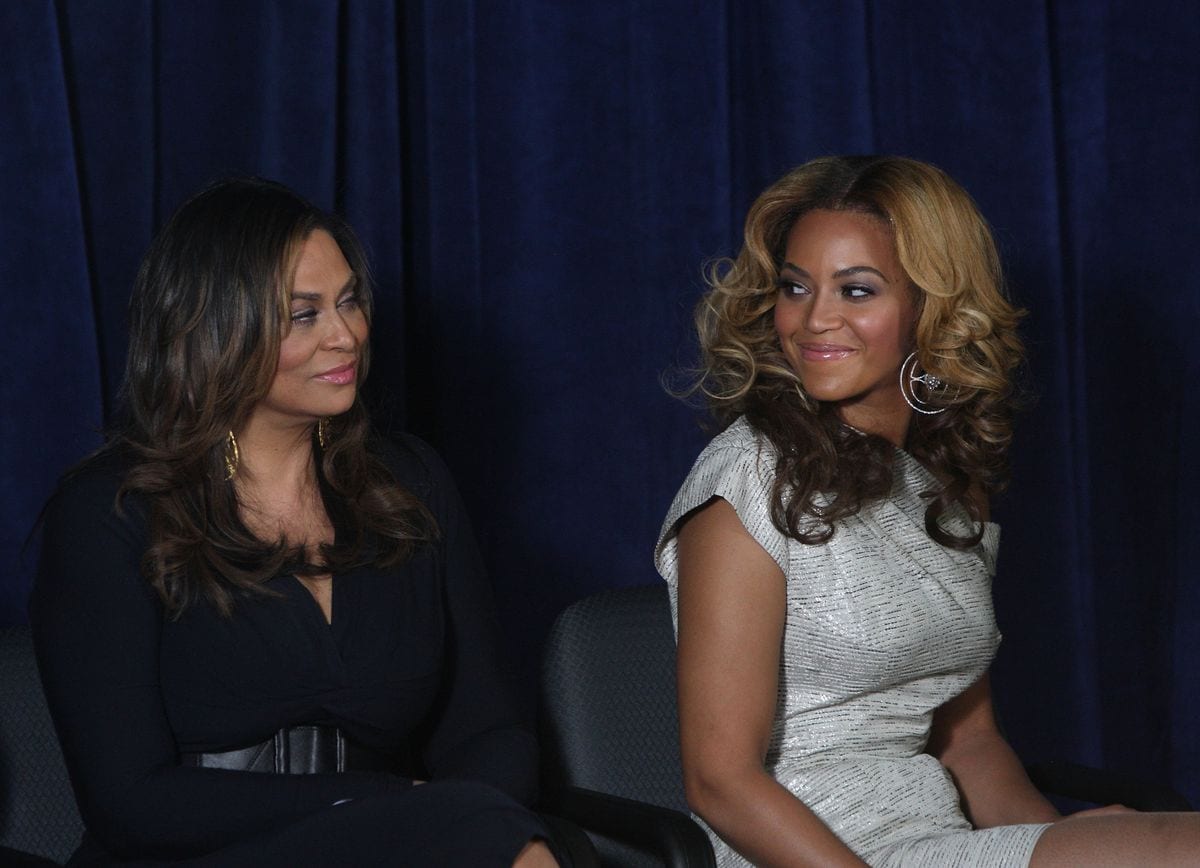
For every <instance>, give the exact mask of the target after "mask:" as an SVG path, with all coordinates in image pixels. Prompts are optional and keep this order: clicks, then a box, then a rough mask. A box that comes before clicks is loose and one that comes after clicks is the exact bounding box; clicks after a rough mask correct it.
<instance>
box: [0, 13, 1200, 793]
mask: <svg viewBox="0 0 1200 868" xmlns="http://www.w3.org/2000/svg"><path fill="white" fill-rule="evenodd" d="M1198 10H1200V7H1197V6H1196V4H1194V3H1192V2H1190V0H1188V2H1184V0H1180V2H1176V3H1172V2H1165V0H1150V2H1147V0H1140V2H1134V0H1107V2H1096V0H1058V2H1053V3H1050V2H1033V0H1020V2H1011V3H1003V4H999V3H990V2H964V3H941V2H913V0H906V2H900V0H886V2H885V0H875V2H870V0H858V2H853V0H836V2H834V0H825V2H812V0H805V2H796V0H790V2H772V0H761V2H752V3H737V2H723V3H717V2H684V0H661V2H636V0H624V2H620V0H617V2H611V3H603V4H596V3H582V2H579V3H575V2H567V3H564V2H559V0H523V2H515V0H508V2H504V0H490V2H469V0H425V2H416V0H414V2H408V3H404V4H398V5H397V4H392V3H387V2H378V0H375V2H373V0H343V2H334V0H308V2H285V0H262V2H250V3H247V2H242V0H237V2H235V0H209V2H179V3H175V2H172V3H154V2H150V0H141V2H137V0H123V2H118V3H111V2H103V0H69V2H59V3H49V2H28V3H7V4H0V34H2V35H0V41H2V42H0V84H2V85H3V86H2V87H0V129H2V131H3V133H2V135H0V202H2V203H3V206H4V207H3V210H2V211H0V230H2V231H0V317H2V318H0V322H3V323H4V325H5V327H6V330H7V335H8V336H9V341H8V346H9V347H10V349H11V352H9V353H8V363H7V365H6V366H5V369H4V373H3V375H0V406H2V407H3V415H2V417H0V418H2V420H3V421H2V422H0V426H2V427H0V433H2V434H3V436H2V437H0V444H2V446H0V450H2V452H0V474H2V475H0V510H2V513H0V540H2V546H3V547H2V549H0V558H2V559H3V560H2V564H3V567H2V569H0V621H2V622H7V623H13V622H19V621H21V620H23V619H24V599H25V595H26V593H27V590H28V582H29V576H30V574H31V572H32V563H31V562H30V561H31V559H32V555H26V557H25V558H24V560H21V559H20V556H19V552H20V548H21V543H22V541H23V540H24V538H25V535H26V534H27V533H28V531H29V529H30V526H31V525H32V523H33V519H34V517H35V516H36V514H37V511H38V509H39V506H40V504H41V502H42V500H43V499H44V498H45V496H46V494H47V493H48V491H49V490H50V487H51V486H52V484H53V480H54V478H55V477H56V475H57V474H58V473H59V472H60V471H61V470H62V469H63V468H64V467H65V466H66V465H68V464H69V463H71V462H72V461H73V460H75V459H77V458H78V457H80V456H81V455H82V454H83V453H85V452H86V451H87V450H88V449H89V448H91V447H92V446H93V445H95V444H96V443H97V442H98V434H97V432H98V430H99V429H100V428H101V426H102V425H103V422H104V419H105V414H106V413H107V412H109V411H110V410H111V407H112V405H113V402H114V399H115V392H116V389H117V386H118V384H119V381H120V373H121V367H122V359H123V354H124V346H125V340H126V333H125V324H124V310H125V304H126V299H127V297H128V291H129V287H130V285H131V282H132V278H133V274H134V271H135V269H136V266H137V262H138V259H139V257H140V255H141V253H142V251H143V250H144V248H145V247H146V245H147V243H148V242H149V239H150V237H151V236H152V234H153V231H154V230H155V228H156V227H157V226H158V225H159V223H160V222H161V220H162V219H163V218H164V217H165V215H166V214H167V213H169V212H170V210H171V209H172V208H174V207H175V205H177V204H178V203H179V202H180V201H181V200H182V199H183V198H184V197H185V196H186V195H187V194H188V193H190V192H192V191H193V190H195V189H196V188H198V187H199V186H201V185H202V184H203V183H205V182H206V181H208V180H210V179H212V178H214V177H217V176H220V175H223V174H228V173H255V174H261V175H266V176H269V177H274V178H277V179H279V180H281V181H283V182H284V183H287V184H289V185H291V186H293V187H295V188H297V189H298V190H300V191H301V192H303V193H304V194H306V195H308V196H309V197H311V198H313V199H315V200H317V201H318V202H321V203H322V204H325V205H327V206H331V207H336V208H338V209H340V210H342V211H344V212H345V213H346V214H347V215H348V216H349V218H350V219H351V221H352V222H353V223H354V225H355V226H356V227H357V228H358V230H359V231H360V232H361V234H362V236H363V237H364V240H365V241H366V243H367V245H368V248H369V250H370V253H371V256H372V260H373V263H374V266H375V270H376V276H377V278H378V283H379V315H378V319H377V322H376V327H375V333H374V352H375V359H376V363H375V365H374V367H373V372H372V382H371V383H370V384H369V387H370V391H371V395H372V399H373V400H374V401H375V403H376V405H377V406H378V407H379V412H380V419H381V424H383V425H384V426H387V427H398V426H405V427H408V428H409V429H411V430H413V431H415V432H417V433H419V434H422V435H424V436H425V437H427V438H428V439H430V440H431V441H432V442H433V443H434V444H435V445H436V446H437V447H438V448H439V449H440V450H441V451H442V452H443V454H444V455H445V456H446V458H447V460H448V461H449V463H450V464H451V466H452V467H453V469H454V470H455V472H456V474H457V476H458V478H459V480H460V484H461V486H462V488H463V490H464V493H465V495H466V498H467V501H468V504H469V506H470V507H471V510H472V513H473V516H474V519H475V522H476V524H477V528H478V531H479V536H480V538H481V541H482V544H483V547H484V550H485V553H486V556H487V558H488V560H489V563H490V566H491V568H492V572H493V574H494V577H495V581H496V585H497V589H498V594H499V597H500V602H501V607H502V613H503V615H504V617H505V622H506V624H507V627H508V629H509V633H510V635H511V639H512V643H513V646H514V648H515V649H516V650H517V652H518V653H519V654H520V655H522V656H523V659H524V660H525V662H526V665H527V666H531V665H532V663H533V661H534V660H535V659H536V655H537V651H538V645H539V642H540V638H541V635H542V633H543V631H544V630H545V628H546V626H547V625H548V623H549V620H550V619H551V618H552V617H553V615H554V614H555V613H556V612H557V611H558V610H559V609H560V608H561V607H562V606H563V605H564V604H566V603H567V602H569V601H570V600H572V599H574V598H576V597H579V596H582V595H584V594H586V593H589V592H591V591H594V590H597V589H601V588H605V587H610V586H614V585H628V584H639V583H644V582H649V581H653V580H654V572H653V568H652V566H651V563H650V549H651V546H652V543H653V540H654V537H655V534H656V532H657V529H658V523H659V521H660V520H661V517H662V515H663V513H664V511H665V509H666V506H667V504H668V502H669V500H670V498H671V496H672V494H673V492H674V490H675V487H676V486H677V485H678V483H679V481H680V480H681V479H682V477H683V475H684V473H685V472H686V469H687V467H688V466H689V464H690V462H691V460H692V459H693V458H694V456H695V454H696V452H697V451H698V449H699V447H700V445H701V444H702V442H703V435H702V434H701V432H700V430H699V428H698V427H697V425H696V424H695V420H696V418H697V415H696V413H694V412H693V411H692V410H689V409H688V408H686V407H684V406H682V405H681V404H679V403H678V402H676V401H674V400H673V399H671V398H670V397H669V396H668V395H667V394H666V393H665V391H664V390H663V388H662V387H661V385H660V383H659V377H660V374H661V373H662V372H663V371H665V370H668V369H670V368H671V367H672V366H673V365H675V364H677V363H686V362H687V361H688V360H689V359H690V358H691V357H692V349H691V343H690V338H689V336H688V323H689V311H690V308H691V306H692V305H693V303H694V302H695V300H696V298H697V297H698V294H699V293H700V291H701V289H702V285H703V283H702V278H701V267H702V264H703V263H704V261H705V260H706V259H709V258H711V257H715V256H720V255H727V254H730V253H732V252H733V251H734V250H735V249H736V247H737V244H738V239H739V233H740V224H741V220H742V216H743V215H744V213H745V210H746V207H747V206H748V205H749V203H750V201H751V200H752V199H753V197H754V195H755V193H756V192H757V191H758V190H759V189H761V188H762V187H763V186H764V185H765V184H766V183H768V182H769V181H770V180H771V179H773V178H774V177H776V176H777V175H778V174H780V173H781V172H782V171H784V170H785V169H786V168H788V167H790V166H792V165H794V164H796V163H799V162H802V161H804V160H806V159H808V158H811V157H813V156H816V155H819V154H824V153H834V152H863V151H877V152H892V153H904V154H909V155H912V156H916V157H919V158H922V159H926V160H929V161H932V162H934V163H937V164H939V165H941V166H943V167H944V168H946V169H947V170H948V171H950V172H951V173H952V174H953V175H954V176H955V177H957V178H958V179H959V180H961V181H962V183H963V184H964V185H965V186H966V187H967V188H968V189H970V190H971V191H972V192H973V193H974V194H975V196H976V197H977V199H978V200H979V203H980V205H981V207H982V209H983V211H984V212H985V213H986V214H987V215H988V217H989V218H990V219H991V220H992V222H993V224H994V226H995V228H996V232H997V235H998V237H999V239H1000V242H1001V245H1002V248H1003V251H1004V253H1005V256H1006V259H1007V262H1008V265H1009V269H1010V276H1011V282H1012V288H1013V292H1014V295H1015V296H1016V297H1017V299H1018V300H1019V301H1020V303H1021V304H1022V305H1024V306H1025V307H1027V308H1028V309H1029V311H1030V315H1029V318H1028V320H1027V322H1026V329H1025V334H1026V337H1027V339H1028V343H1029V347H1030V365H1029V381H1030V383H1031V385H1032V387H1033V389H1034V391H1035V392H1036V393H1037V396H1038V397H1037V400H1036V402H1034V403H1033V405H1032V406H1031V408H1030V410H1029V412H1028V413H1027V414H1026V416H1025V418H1024V423H1023V427H1022V428H1021V430H1020V432H1019V438H1018V443H1017V446H1016V448H1015V451H1014V465H1015V467H1014V470H1015V474H1014V484H1013V487H1012V489H1011V491H1010V493H1009V494H1008V495H1007V496H1006V497H1005V498H1004V499H1003V500H1002V501H1001V502H999V503H998V504H997V505H996V511H997V515H998V518H999V520H1000V521H1001V522H1002V523H1003V525H1004V528H1005V531H1004V546H1003V550H1004V554H1003V557H1002V559H1001V565H1000V574H999V576H998V577H997V580H996V597H997V604H998V612H999V617H1000V620H1001V626H1002V628H1003V629H1004V631H1005V634H1006V642H1005V646H1004V649H1003V651H1002V652H1001V657H1000V659H999V661H998V662H997V667H996V684H997V693H998V697H999V700H998V701H999V703H1000V705H1001V710H1002V713H1003V716H1004V720H1005V725H1006V728H1007V729H1008V731H1009V733H1010V735H1011V737H1012V739H1013V741H1014V742H1015V743H1016V745H1017V747H1018V748H1019V749H1020V750H1021V751H1022V752H1023V753H1024V754H1025V755H1026V756H1027V757H1028V758H1036V757H1038V756H1045V755H1051V754H1053V755H1066V756H1072V757H1075V758H1078V759H1082V760H1086V761H1090V762H1103V763H1106V764H1108V765H1111V766H1116V767H1123V768H1127V769H1134V770H1141V771H1143V772H1144V773H1147V774H1151V775H1158V776H1163V777H1167V778H1171V779H1173V780H1174V782H1175V784H1176V785H1177V786H1179V787H1180V788H1181V789H1183V790H1184V791H1186V792H1188V793H1189V794H1190V795H1191V796H1192V798H1193V799H1195V800H1200V731H1198V727H1197V726H1196V721H1197V720H1198V719H1200V690H1198V689H1197V688H1198V687H1200V685H1198V681H1200V662H1198V660H1200V656H1198V652H1200V629H1198V627H1200V587H1198V585H1197V582H1196V581H1195V580H1194V578H1193V576H1194V573H1195V567H1194V564H1196V563H1197V562H1198V556H1200V538H1198V536H1197V533H1196V531H1195V530H1194V528H1196V527H1197V526H1198V523H1200V507H1198V506H1197V499H1196V497H1195V492H1196V490H1197V488H1198V487H1200V458H1198V457H1197V454H1196V451H1195V450H1194V449H1193V448H1191V444H1192V442H1193V440H1194V439H1195V438H1196V436H1197V434H1198V433H1200V399H1198V398H1197V397H1195V394H1196V393H1195V390H1194V389H1192V388H1190V386H1191V384H1192V383H1193V382H1194V381H1195V380H1196V379H1197V378H1196V377H1195V376H1193V375H1194V374H1197V373H1198V372H1200V347H1198V346H1197V342H1196V340H1195V335H1196V334H1197V333H1198V332H1200V283H1198V279H1197V277H1196V275H1197V274H1200V247H1198V245H1197V244H1196V243H1195V235H1196V229H1195V225H1196V219H1195V213H1196V210H1197V206H1198V205H1200V171H1198V169H1197V161H1196V154H1197V153H1198V152H1200V11H1198Z"/></svg>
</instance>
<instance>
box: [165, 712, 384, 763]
mask: <svg viewBox="0 0 1200 868" xmlns="http://www.w3.org/2000/svg"><path fill="white" fill-rule="evenodd" d="M180 764H181V765H185V766H190V767H192V768H203V769H232V770H234V771H243V772H271V773H274V774H288V775H311V774H319V773H322V772H344V771H385V772H396V771H398V770H399V769H398V768H397V765H398V763H397V761H396V760H395V759H394V758H393V757H390V756H388V755H387V754H385V753H383V752H381V751H377V750H373V749H371V748H369V747H366V746H364V745H361V744H359V743H358V742H357V741H354V740H353V739H351V738H348V737H347V736H346V734H345V733H344V732H342V731H341V729H339V728H338V727H336V726H318V725H315V724H314V725H310V726H285V727H284V728H283V729H281V730H279V732H277V733H275V735H273V736H271V737H270V738H269V739H267V740H266V741H264V742H261V743H259V744H253V745H250V746H249V747H242V748H237V749H235V750H226V751H219V752H211V753H207V752H206V753H191V752H189V753H182V754H180Z"/></svg>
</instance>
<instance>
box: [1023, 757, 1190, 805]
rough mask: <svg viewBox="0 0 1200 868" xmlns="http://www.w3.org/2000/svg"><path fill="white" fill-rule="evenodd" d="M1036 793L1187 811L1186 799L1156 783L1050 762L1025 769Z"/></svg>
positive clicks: (1102, 770)
mask: <svg viewBox="0 0 1200 868" xmlns="http://www.w3.org/2000/svg"><path fill="white" fill-rule="evenodd" d="M1026 771H1027V772H1028V773H1029V779H1030V780H1031V781H1033V785H1034V786H1035V787H1037V788H1038V789H1039V790H1042V791H1043V792H1047V793H1053V794H1054V795H1056V796H1065V797H1066V798H1068V799H1076V800H1078V801H1082V802H1094V803H1096V804H1100V805H1112V804H1121V805H1124V806H1125V807H1127V808H1133V809H1134V810H1137V811H1190V810H1192V806H1191V804H1190V803H1189V802H1188V800H1187V799H1186V798H1184V797H1183V796H1182V795H1180V794H1179V793H1177V792H1175V791H1174V790H1172V789H1171V788H1170V787H1166V786H1162V785H1160V784H1151V783H1147V782H1146V781H1143V780H1139V779H1137V778H1134V777H1130V776H1129V775H1125V774H1122V773H1119V772H1111V771H1107V770H1104V769H1094V768H1090V767H1089V766H1081V765H1077V764H1075V763H1070V762H1063V761H1060V760H1054V761H1052V762H1044V763H1034V764H1033V765H1030V766H1028V767H1027V768H1026Z"/></svg>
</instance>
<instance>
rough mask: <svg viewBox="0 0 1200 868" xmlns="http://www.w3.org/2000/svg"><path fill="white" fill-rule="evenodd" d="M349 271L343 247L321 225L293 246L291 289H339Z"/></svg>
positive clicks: (346, 278)
mask: <svg viewBox="0 0 1200 868" xmlns="http://www.w3.org/2000/svg"><path fill="white" fill-rule="evenodd" d="M352 274H353V272H352V271H351V270H350V263H348V262H347V261H346V257H345V255H344V254H343V253H342V248H341V247H339V246H338V243H337V242H336V241H334V239H333V236H332V235H330V234H329V233H328V232H326V231H325V230H324V229H314V230H313V231H312V232H310V233H309V234H308V236H307V237H305V238H304V239H303V240H301V241H300V243H299V244H298V245H297V246H296V254H295V265H294V269H293V272H292V284H293V289H294V291H302V290H303V291H306V292H316V291H319V290H321V289H330V288H332V289H335V290H336V289H341V288H342V286H344V285H345V283H346V281H347V280H349V279H350V277H351V276H352Z"/></svg>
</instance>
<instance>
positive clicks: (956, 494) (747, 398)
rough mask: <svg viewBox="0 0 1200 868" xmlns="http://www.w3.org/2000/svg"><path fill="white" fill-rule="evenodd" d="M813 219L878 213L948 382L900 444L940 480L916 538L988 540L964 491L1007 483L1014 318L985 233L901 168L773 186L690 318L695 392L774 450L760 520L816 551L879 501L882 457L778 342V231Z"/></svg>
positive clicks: (801, 175) (935, 370) (929, 174)
mask: <svg viewBox="0 0 1200 868" xmlns="http://www.w3.org/2000/svg"><path fill="white" fill-rule="evenodd" d="M817 209H827V210H832V211H856V212H860V213H864V214H869V215H873V216H874V217H877V218H878V219H880V220H882V221H883V222H884V223H885V224H886V225H887V226H888V227H889V228H890V230H891V232H892V235H893V238H894V241H895V245H896V253H897V257H898V259H899V261H900V264H901V266H902V267H903V269H904V271H905V274H906V276H907V278H908V280H909V282H910V283H911V284H912V286H913V288H914V290H915V292H916V298H917V307H918V318H917V324H916V328H915V332H916V333H915V335H914V336H913V338H914V343H915V351H916V353H917V356H918V359H919V362H920V364H921V366H922V367H924V369H925V370H926V371H927V372H929V373H931V374H933V375H934V376H935V377H937V378H939V379H940V380H941V381H942V382H943V383H946V384H948V387H947V388H946V389H945V390H944V391H943V392H942V393H941V394H942V395H944V396H945V399H944V404H945V412H943V413H939V414H937V415H923V414H914V417H913V420H912V423H911V425H910V428H909V433H908V439H907V442H906V444H905V446H906V448H907V449H908V451H909V452H910V453H911V454H912V455H913V456H914V457H916V458H917V459H918V460H919V461H920V462H921V463H922V464H924V465H925V466H926V467H927V468H928V469H929V470H930V471H932V473H933V474H934V476H935V477H936V478H937V479H938V480H939V481H940V483H941V486H940V488H938V489H937V490H935V491H932V492H928V493H927V494H928V497H929V505H928V507H927V509H926V513H925V527H926V530H927V532H928V533H929V535H930V536H931V537H932V538H933V539H934V540H936V541H937V542H939V543H941V544H942V545H945V546H949V547H952V548H969V547H971V546H974V545H976V544H977V543H978V542H979V540H980V538H981V537H982V533H983V528H982V525H981V524H978V522H979V520H980V510H979V505H978V503H977V501H976V496H975V495H976V494H977V493H978V494H983V495H991V494H993V493H996V492H998V491H1000V490H1002V489H1003V487H1004V485H1005V484H1006V483H1007V478H1008V464H1007V457H1006V456H1007V450H1008V446H1009V444H1010V442H1011V440H1012V415H1013V409H1014V403H1015V402H1014V400H1013V393H1014V386H1013V378H1014V371H1015V369H1016V368H1017V367H1018V366H1019V365H1020V363H1021V361H1022V359H1023V348H1022V344H1021V341H1020V338H1019V337H1018V336H1017V332H1016V326H1017V323H1018V322H1019V320H1020V318H1021V317H1022V316H1023V312H1022V311H1020V310H1017V309H1016V308H1014V307H1013V306H1012V304H1010V303H1009V301H1008V300H1007V298H1006V296H1005V289H1004V279H1003V275H1002V272H1001V268H1000V259H999V256H998V255H997V252H996V245H995V242H994V240H993V238H992V233H991V230H990V229H989V228H988V225H987V222H986V221H985V220H984V219H983V216H982V215H981V214H980V213H979V209H978V208H977V207H976V206H975V203H974V201H972V199H971V197H970V196H969V195H968V194H967V192H966V191H965V190H963V188H962V187H960V186H959V185H958V184H957V183H955V181H954V180H953V179H951V178H950V177H949V176H948V175H946V174H945V173H944V172H942V171H941V170H940V169H937V168H936V167H934V166H930V165H928V164H926V163H921V162H918V161H916V160H911V159H906V158H903V157H881V156H861V157H823V158H821V159H817V160H813V161H811V162H809V163H805V164H804V165H802V166H800V167H798V168H796V169H793V170H792V171H791V172H789V173H788V174H786V175H784V176H783V177H782V178H780V179H779V180H778V181H776V182H775V183H774V184H772V185H771V186H770V187H768V188H767V189H766V190H765V191H764V192H763V193H762V195H760V196H759V197H758V199H757V200H756V201H755V203H754V205H753V206H752V207H751V208H750V212H749V214H748V215H747V217H746V226H745V241H744V245H743V247H742V250H741V252H740V253H739V254H738V255H737V258H736V259H733V260H722V261H719V262H717V263H716V264H715V265H714V266H713V267H712V269H711V270H710V272H709V285H710V289H709V292H708V293H706V294H705V296H704V297H703V298H702V300H701V302H700V304H699V305H698V307H697V310H696V327H697V331H698V333H699V338H700V345H701V351H702V362H701V369H700V371H699V374H698V376H697V378H696V380H695V382H694V385H693V387H692V389H691V391H692V392H697V393H700V394H702V395H703V396H704V397H705V398H706V400H707V402H708V404H709V408H710V410H711V411H712V412H713V413H714V415H715V416H716V417H717V420H718V422H719V423H720V424H722V425H728V424H730V423H731V422H732V421H733V420H734V419H736V418H737V417H738V416H741V415H745V416H746V418H747V419H748V421H749V422H750V423H751V424H752V425H753V426H754V427H755V428H756V429H757V430H758V431H759V432H761V433H762V434H763V435H764V436H766V437H767V438H768V439H769V440H770V441H771V443H772V444H773V445H774V446H775V448H776V450H777V451H778V455H779V458H778V462H777V466H776V481H775V486H774V490H773V492H772V503H771V513H772V517H773V519H774V522H775V525H776V526H777V527H778V528H779V529H780V531H781V532H783V533H786V534H788V535H789V536H791V537H793V538H795V539H797V540H799V541H801V542H803V543H808V544H814V545H815V544H819V543H823V542H826V541H827V540H829V539H830V537H832V535H833V533H834V528H835V526H836V523H837V521H838V520H839V519H841V518H844V517H846V516H849V515H853V514H855V513H857V512H858V511H859V510H860V509H861V508H862V507H863V506H864V505H865V504H867V503H869V502H871V501H873V500H877V499H879V498H882V497H885V496H886V495H887V494H888V493H889V491H890V489H891V485H892V470H891V468H892V463H893V460H894V455H895V453H894V449H893V446H892V445H891V444H890V443H888V442H887V441H886V440H885V439H883V438H881V437H877V436H867V437H864V436H861V435H860V434H859V433H857V432H855V431H853V430H851V429H849V428H848V427H846V426H845V425H843V424H842V423H841V420H840V419H839V417H838V414H837V408H836V406H835V405H834V404H832V403H825V402H821V401H817V400H815V399H813V398H812V397H811V396H809V395H808V394H806V393H805V391H804V388H803V386H802V385H801V382H800V379H799V378H798V377H797V376H796V374H795V373H794V372H793V371H792V369H791V367H790V366H789V365H788V362H787V360H786V359H785V358H784V355H783V352H782V350H781V348H780V343H779V338H778V336H777V335H776V333H775V327H774V308H775V303H776V299H777V297H778V281H779V270H780V267H781V266H782V263H783V257H784V250H785V247H786V242H787V236H788V232H789V231H790V230H791V228H792V226H794V225H795V223H796V221H797V220H799V219H800V217H801V216H803V215H804V214H806V213H808V212H809V211H813V210H817ZM955 504H960V505H961V506H962V507H963V508H965V509H966V511H967V515H968V516H969V517H970V518H971V520H972V522H973V523H975V530H974V531H973V532H971V533H969V534H967V535H966V536H959V535H956V534H954V533H951V532H950V531H948V530H947V529H946V528H945V527H943V526H942V524H941V523H940V522H939V518H941V517H942V516H944V515H945V514H946V513H947V510H949V509H951V508H952V507H953V506H954V505H955Z"/></svg>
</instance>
